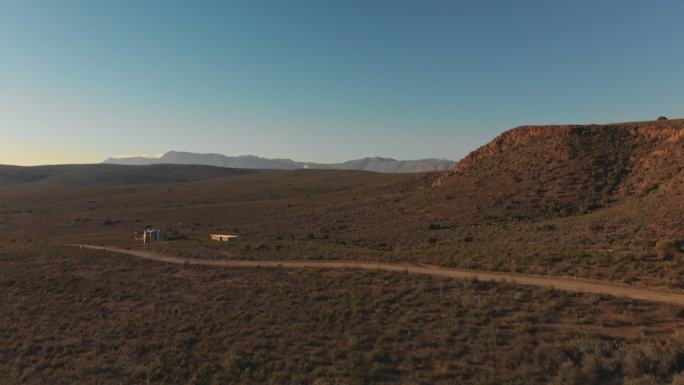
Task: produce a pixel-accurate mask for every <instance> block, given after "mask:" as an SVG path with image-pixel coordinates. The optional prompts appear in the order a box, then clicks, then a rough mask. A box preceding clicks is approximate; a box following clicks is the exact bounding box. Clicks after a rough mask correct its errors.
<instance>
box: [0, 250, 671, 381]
mask: <svg viewBox="0 0 684 385" xmlns="http://www.w3.org/2000/svg"><path fill="white" fill-rule="evenodd" d="M0 268H1V270H0V271H2V274H0V288H1V289H2V292H3V295H2V296H1V297H0V307H1V308H2V309H3V311H2V312H0V357H1V358H2V359H0V372H1V373H3V382H4V383H7V384H20V383H32V384H53V383H72V384H78V383H83V384H86V383H87V384H91V383H99V384H119V383H121V382H125V383H154V384H161V383H164V384H213V383H221V384H245V383H273V384H282V383H297V384H368V383H388V384H389V383H391V384H395V383H416V384H453V383H464V384H466V383H468V384H471V383H478V384H500V383H507V384H537V383H538V384H548V383H553V384H618V383H623V381H624V383H628V381H639V382H638V383H640V384H641V383H646V384H651V383H653V384H667V383H670V382H672V383H677V382H675V381H680V380H681V377H682V376H681V374H678V373H679V372H681V371H682V370H684V351H683V350H682V349H684V340H682V339H681V337H679V336H677V334H676V333H674V331H675V330H678V329H681V327H682V326H684V320H683V319H682V314H681V309H679V308H676V307H673V306H668V305H660V304H652V303H643V302H637V301H632V300H625V299H616V298H612V297H608V296H593V295H584V294H566V293H561V292H557V291H553V290H545V289H539V288H530V287H522V286H516V285H510V284H494V283H490V282H481V281H472V280H446V279H434V278H430V277H425V276H412V275H407V274H403V273H383V272H349V271H335V270H318V271H312V270H302V271H288V270H273V269H252V270H231V269H211V268H200V267H189V266H176V265H165V264H158V263H152V262H147V261H143V260H139V259H136V258H129V257H122V256H120V255H113V254H109V253H104V252H92V251H88V252H80V251H79V250H78V249H75V248H65V247H53V248H49V247H44V245H43V246H42V247H35V248H34V247H32V246H31V247H29V246H26V245H24V246H23V247H21V248H20V247H16V248H15V249H14V250H12V251H6V250H4V251H0ZM677 376H679V377H677ZM677 378H678V379H677ZM629 383H637V382H629Z"/></svg>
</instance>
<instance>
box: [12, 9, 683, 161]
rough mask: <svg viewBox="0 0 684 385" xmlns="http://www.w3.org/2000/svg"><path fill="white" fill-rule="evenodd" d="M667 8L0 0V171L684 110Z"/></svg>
mask: <svg viewBox="0 0 684 385" xmlns="http://www.w3.org/2000/svg"><path fill="white" fill-rule="evenodd" d="M683 16H684V2H683V1H680V0H662V1H659V0H658V1H641V0H592V1H588V0H580V1H549V0H521V1H509V0H498V1H487V0H472V1H456V0H454V1H430V0H421V1H418V0H416V1H401V0H377V1H368V0H364V1H351V0H349V1H333V0H331V1H325V0H324V1H319V0H311V1H297V0H293V1H280V0H270V1H266V0H264V1H261V0H247V1H146V0H116V1H101V0H81V1H75V0H64V1H47V0H46V1H37V0H0V164H18V165H33V164H57V163H93V162H100V161H102V160H104V159H105V158H106V157H109V156H112V155H140V154H157V153H162V152H165V151H167V150H184V151H194V152H217V153H223V154H227V155H242V154H255V155H260V156H265V157H285V158H292V159H295V160H301V161H318V162H334V161H343V160H348V159H353V158H360V157H364V156H388V157H394V158H399V159H416V158H431V157H443V158H449V159H454V160H457V159H460V158H461V157H463V156H464V155H466V154H467V153H468V152H469V151H470V150H472V149H474V148H476V147H477V146H479V145H481V144H484V143H486V142H487V141H489V140H490V139H491V138H492V137H494V136H496V135H497V134H499V133H500V132H502V131H504V130H506V129H509V128H511V127H514V126H517V125H522V124H547V123H606V122H613V121H630V120H652V119H654V118H656V117H657V116H659V115H666V116H669V117H684V92H683V91H684V23H682V17H683Z"/></svg>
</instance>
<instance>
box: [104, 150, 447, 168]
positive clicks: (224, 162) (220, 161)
mask: <svg viewBox="0 0 684 385" xmlns="http://www.w3.org/2000/svg"><path fill="white" fill-rule="evenodd" d="M104 163H109V164H124V165H138V166H141V165H150V164H195V165H206V166H217V167H230V168H242V169H271V170H296V169H307V168H308V169H328V170H361V171H373V172H384V173H408V172H424V171H441V170H448V169H450V168H451V167H453V166H454V164H455V162H453V161H450V160H446V159H420V160H396V159H391V158H378V157H373V158H363V159H356V160H350V161H347V162H343V163H313V162H297V161H294V160H292V159H268V158H262V157H258V156H254V155H241V156H226V155H221V154H198V153H192V152H179V151H169V152H167V153H166V154H164V155H162V156H161V157H159V158H155V157H140V156H132V157H112V158H108V159H107V160H105V161H104Z"/></svg>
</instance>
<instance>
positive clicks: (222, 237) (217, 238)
mask: <svg viewBox="0 0 684 385" xmlns="http://www.w3.org/2000/svg"><path fill="white" fill-rule="evenodd" d="M209 236H210V237H211V240H212V241H219V242H228V241H229V240H230V239H231V238H237V237H238V235H231V234H209Z"/></svg>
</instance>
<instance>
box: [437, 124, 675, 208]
mask: <svg viewBox="0 0 684 385" xmlns="http://www.w3.org/2000/svg"><path fill="white" fill-rule="evenodd" d="M683 166H684V120H670V121H654V122H639V123H621V124H610V125H572V126H570V125H563V126H523V127H518V128H515V129H512V130H509V131H507V132H505V133H503V134H502V135H500V136H498V137H497V138H495V139H494V140H492V141H491V142H490V143H488V144H486V145H484V146H482V147H480V148H479V149H477V150H475V151H473V152H472V153H470V154H469V155H468V156H466V157H465V158H464V159H462V160H461V161H460V162H458V163H457V164H456V165H455V166H454V167H453V168H452V169H451V170H449V171H446V172H445V173H443V174H442V175H441V176H439V177H438V178H437V179H436V180H435V181H434V183H433V187H435V188H437V189H439V190H443V191H444V193H447V194H450V195H451V196H453V197H455V198H456V200H458V201H461V199H466V198H465V197H471V198H474V201H475V202H477V203H476V204H477V205H478V206H479V207H481V208H482V210H483V211H484V212H488V213H489V214H488V216H490V217H500V216H504V217H522V218H529V217H538V216H549V215H556V214H564V215H569V214H574V213H580V212H586V211H592V210H595V209H597V208H600V207H605V206H607V205H610V204H612V203H614V202H618V201H621V200H625V199H629V198H630V197H638V196H643V195H644V194H648V193H649V192H651V191H654V190H656V189H663V188H665V189H667V188H669V186H670V185H671V184H672V183H671V182H672V181H673V180H674V179H677V178H679V176H680V175H681V173H682V167H683ZM460 204H465V203H464V202H463V201H461V203H460Z"/></svg>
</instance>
